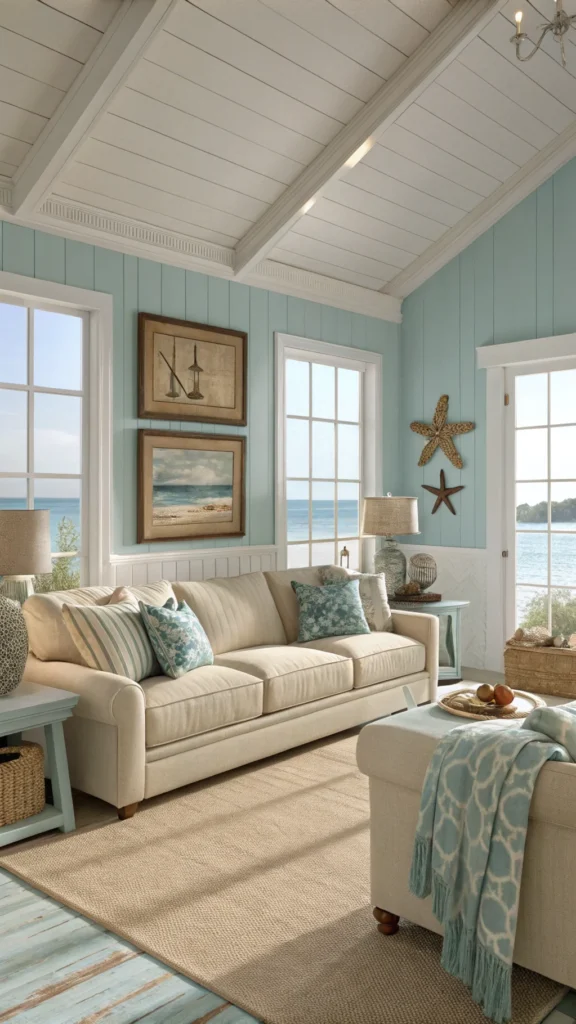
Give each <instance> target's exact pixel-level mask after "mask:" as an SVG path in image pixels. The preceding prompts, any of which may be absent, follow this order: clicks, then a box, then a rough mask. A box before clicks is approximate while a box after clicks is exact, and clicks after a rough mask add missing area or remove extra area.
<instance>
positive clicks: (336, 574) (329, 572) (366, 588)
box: [320, 565, 394, 633]
mask: <svg viewBox="0 0 576 1024" xmlns="http://www.w3.org/2000/svg"><path fill="white" fill-rule="evenodd" d="M320 577H321V579H322V583H338V582H340V581H342V582H344V580H349V579H354V580H359V582H360V600H361V602H362V607H363V609H364V615H365V616H366V621H367V623H368V625H369V626H370V629H371V630H372V631H373V632H385V633H392V632H393V630H394V626H393V625H392V612H391V610H390V605H389V604H388V594H387V593H386V580H385V577H384V573H383V572H355V571H354V570H353V569H344V568H343V567H341V566H339V565H323V566H321V567H320Z"/></svg>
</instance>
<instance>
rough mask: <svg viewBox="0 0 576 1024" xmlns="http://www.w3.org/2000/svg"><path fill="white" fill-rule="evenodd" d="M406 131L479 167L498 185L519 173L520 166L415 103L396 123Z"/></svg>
mask: <svg viewBox="0 0 576 1024" xmlns="http://www.w3.org/2000/svg"><path fill="white" fill-rule="evenodd" d="M396 123H397V124H399V125H400V126H401V127H402V128H406V129H407V130H408V131H409V132H412V133H413V134H414V135H418V136H420V137H421V138H423V139H426V140H427V141H428V142H432V143H434V145H436V146H439V147H440V149H444V150H445V151H446V152H447V153H451V154H452V155H453V156H456V157H458V158H459V159H461V160H464V161H465V162H466V163H469V164H472V166H473V167H479V168H480V170H481V171H485V172H486V174H490V175H491V176H492V177H493V178H497V179H498V181H505V179H506V178H509V177H510V175H511V174H514V171H516V170H517V169H518V166H517V164H514V163H512V161H511V160H507V159H506V158H505V157H503V156H501V155H500V154H499V153H495V152H494V150H493V149H489V148H488V146H484V145H483V143H481V142H477V141H476V139H473V138H471V137H470V135H467V134H466V133H465V132H462V131H460V130H459V129H458V128H454V127H453V125H451V124H448V123H447V122H446V121H444V120H442V118H440V117H436V115H435V114H432V113H430V111H428V110H425V109H424V107H422V106H420V105H419V104H418V103H413V104H412V106H411V107H408V110H405V111H404V113H403V114H401V115H400V117H399V118H398V121H397V122H396Z"/></svg>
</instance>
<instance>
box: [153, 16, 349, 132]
mask: <svg viewBox="0 0 576 1024" xmlns="http://www.w3.org/2000/svg"><path fill="white" fill-rule="evenodd" d="M231 56H232V55H231ZM146 58H147V60H148V61H151V62H152V63H153V64H159V65H160V66H161V67H165V68H167V69H168V70H172V69H173V70H174V71H177V72H178V74H179V75H182V77H183V78H187V79H188V80H189V81H191V82H197V83H198V85H201V86H204V88H206V89H207V90H211V91H212V92H214V93H216V94H217V95H219V96H225V97H227V98H228V99H231V100H233V101H234V102H235V103H238V104H240V105H241V106H243V107H246V108H247V109H248V110H253V111H255V112H256V113H259V114H262V115H263V116H264V117H267V118H269V120H270V121H272V122H277V123H278V124H280V125H284V126H285V127H286V128H291V129H292V130H293V131H295V132H299V133H301V134H302V135H307V136H308V137H309V138H310V139H312V140H315V141H316V142H321V143H323V144H326V143H327V142H329V141H330V139H332V138H333V137H334V135H336V133H337V132H338V131H339V130H340V128H341V127H342V122H341V121H339V120H338V119H337V118H334V117H329V116H328V115H327V114H324V113H323V112H322V111H320V110H315V109H314V108H313V106H312V105H311V104H310V103H307V102H306V101H305V100H304V101H301V100H300V99H295V98H294V97H293V96H291V95H289V94H288V92H287V91H285V90H284V89H283V82H282V80H281V79H280V78H278V79H277V81H276V85H269V84H268V83H267V82H263V81H260V80H259V79H258V78H256V77H254V76H253V75H252V74H251V71H250V66H249V65H248V68H249V69H248V70H247V71H245V70H242V69H239V68H237V67H235V66H234V64H233V63H232V64H230V63H227V62H226V61H224V60H219V59H218V57H215V56H213V55H212V54H211V53H206V52H204V51H203V50H201V49H200V48H199V47H197V46H194V35H193V34H192V38H191V39H190V41H187V40H183V39H177V38H176V37H175V36H173V35H170V34H169V33H168V32H161V33H160V35H159V36H158V37H157V38H156V39H155V40H154V41H153V43H152V44H151V46H150V47H149V49H148V50H147V51H146ZM232 60H233V57H232Z"/></svg>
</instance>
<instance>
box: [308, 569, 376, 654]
mask: <svg viewBox="0 0 576 1024" xmlns="http://www.w3.org/2000/svg"><path fill="white" fill-rule="evenodd" d="M292 589H293V591H294V593H295V594H296V597H297V599H298V604H299V606H300V616H299V632H298V642H299V643H301V644H304V643H306V642H307V641H308V640H319V639H320V638H321V637H323V636H351V635H352V634H353V633H369V632H370V626H369V625H368V623H367V621H366V616H365V615H364V609H363V608H362V602H361V600H360V583H359V581H358V580H350V581H349V582H348V583H332V584H328V585H327V586H325V587H314V586H310V584H308V583H296V581H295V580H292Z"/></svg>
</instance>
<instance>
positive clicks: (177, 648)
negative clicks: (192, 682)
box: [138, 601, 214, 679]
mask: <svg viewBox="0 0 576 1024" xmlns="http://www.w3.org/2000/svg"><path fill="white" fill-rule="evenodd" d="M138 607H139V608H140V614H141V616H142V621H143V623H144V626H145V628H146V632H147V633H148V637H149V639H150V643H151V644H152V647H153V649H154V653H155V654H156V657H157V658H158V661H159V663H160V665H161V668H162V671H163V672H164V673H165V675H167V676H171V677H172V679H177V678H178V676H183V675H185V674H186V672H191V671H192V669H195V668H201V666H202V665H213V664H214V654H213V652H212V647H211V646H210V641H209V639H208V637H207V636H206V633H205V632H204V629H203V627H202V625H201V623H200V620H199V619H198V618H197V616H196V615H195V614H194V612H193V611H192V609H191V608H189V607H188V605H187V604H185V603H184V601H181V602H180V604H179V605H178V607H177V608H168V607H167V606H166V605H164V607H163V608H158V607H157V606H156V605H150V604H144V603H143V602H142V601H139V603H138Z"/></svg>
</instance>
